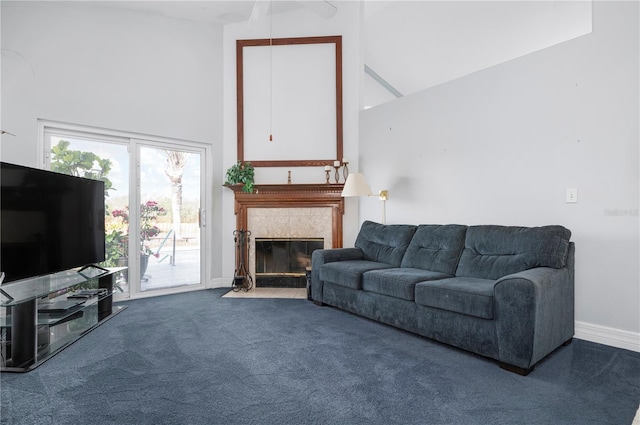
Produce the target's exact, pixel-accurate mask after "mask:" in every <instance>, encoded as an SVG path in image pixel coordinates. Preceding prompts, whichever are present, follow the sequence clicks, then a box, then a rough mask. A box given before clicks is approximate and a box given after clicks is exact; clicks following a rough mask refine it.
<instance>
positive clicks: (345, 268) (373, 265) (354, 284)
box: [320, 260, 393, 289]
mask: <svg viewBox="0 0 640 425" xmlns="http://www.w3.org/2000/svg"><path fill="white" fill-rule="evenodd" d="M391 267H393V266H391V265H390V264H385V263H377V262H375V261H367V260H346V261H334V262H331V263H326V264H323V265H322V266H321V267H320V280H322V281H324V282H331V283H334V284H336V285H340V286H346V287H347V288H351V289H362V274H363V273H365V272H368V271H369V270H378V269H388V268H391Z"/></svg>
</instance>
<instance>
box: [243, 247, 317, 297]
mask: <svg viewBox="0 0 640 425" xmlns="http://www.w3.org/2000/svg"><path fill="white" fill-rule="evenodd" d="M255 244H256V276H255V277H256V287H262V288H304V287H305V286H306V284H307V282H306V278H305V273H306V271H307V268H309V267H311V254H312V253H313V251H315V250H316V249H323V248H324V239H322V238H305V239H302V238H256V241H255Z"/></svg>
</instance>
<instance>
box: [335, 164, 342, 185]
mask: <svg viewBox="0 0 640 425" xmlns="http://www.w3.org/2000/svg"><path fill="white" fill-rule="evenodd" d="M341 166H342V163H340V161H333V168H335V169H336V184H337V183H340V167H341Z"/></svg>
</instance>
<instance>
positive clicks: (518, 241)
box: [456, 226, 571, 279]
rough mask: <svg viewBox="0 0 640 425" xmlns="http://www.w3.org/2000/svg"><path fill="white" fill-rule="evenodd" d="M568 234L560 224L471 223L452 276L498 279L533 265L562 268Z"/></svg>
mask: <svg viewBox="0 0 640 425" xmlns="http://www.w3.org/2000/svg"><path fill="white" fill-rule="evenodd" d="M570 237H571V232H570V231H569V230H568V229H566V228H564V227H562V226H543V227H507V226H471V227H469V228H468V229H467V235H466V239H465V247H464V251H462V256H461V258H460V263H459V264H458V269H457V270H456V276H466V277H478V278H483V279H499V278H501V277H503V276H506V275H509V274H512V273H517V272H520V271H524V270H528V269H532V268H534V267H552V268H556V269H558V268H563V267H565V266H566V263H567V253H568V251H569V238H570Z"/></svg>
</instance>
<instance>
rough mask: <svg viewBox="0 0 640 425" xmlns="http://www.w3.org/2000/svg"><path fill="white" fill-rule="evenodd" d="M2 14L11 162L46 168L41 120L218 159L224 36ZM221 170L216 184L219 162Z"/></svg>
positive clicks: (25, 10)
mask: <svg viewBox="0 0 640 425" xmlns="http://www.w3.org/2000/svg"><path fill="white" fill-rule="evenodd" d="M0 7H1V8H2V39H1V41H2V51H1V53H2V98H1V100H2V125H3V129H4V130H6V131H10V132H11V133H14V134H16V136H17V137H15V138H14V137H9V136H6V135H5V136H3V137H2V146H1V157H2V160H3V161H7V162H14V163H18V164H23V165H30V166H36V167H38V166H40V164H38V163H37V162H38V157H39V155H40V153H39V152H38V146H37V144H38V142H37V141H38V134H37V128H38V127H37V120H38V119H47V120H53V121H62V122H66V123H75V124H82V125H87V126H95V127H100V128H106V129H113V130H123V131H127V132H137V133H143V134H148V135H156V136H163V137H167V138H177V139H181V140H189V141H195V142H201V143H206V144H210V145H212V146H214V147H216V148H217V149H214V150H215V151H217V152H218V153H219V152H220V149H221V138H222V84H221V81H222V28H221V27H216V26H213V25H205V24H201V23H195V22H190V21H185V20H177V19H167V18H163V17H160V16H154V15H149V14H144V13H139V12H132V11H126V10H121V9H113V8H105V7H101V6H99V5H97V4H96V3H93V2H64V3H62V2H55V3H54V2H11V1H2V2H1V3H0ZM213 164H214V173H213V174H214V178H215V179H216V180H217V179H218V178H219V176H220V168H221V164H222V161H221V157H220V155H219V154H216V155H214V158H213ZM220 184H221V182H220V181H217V184H214V189H213V191H214V193H213V196H221V195H220V190H219V187H220ZM216 204H219V203H216ZM217 211H219V209H218V210H217ZM216 220H217V223H216ZM220 220H221V219H220V215H219V214H217V217H215V219H214V223H216V224H215V225H214V226H211V228H212V232H213V234H214V245H213V252H212V253H211V255H212V257H211V258H212V259H213V263H214V267H213V268H214V270H216V269H217V270H218V273H219V265H220V254H219V252H220V250H221V245H220V236H219V228H220V226H219V223H220ZM216 229H217V230H216ZM216 235H217V236H216Z"/></svg>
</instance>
